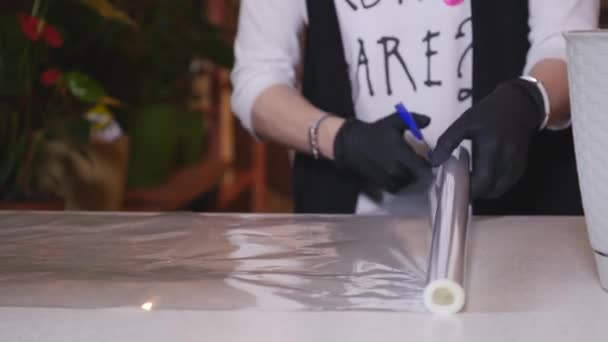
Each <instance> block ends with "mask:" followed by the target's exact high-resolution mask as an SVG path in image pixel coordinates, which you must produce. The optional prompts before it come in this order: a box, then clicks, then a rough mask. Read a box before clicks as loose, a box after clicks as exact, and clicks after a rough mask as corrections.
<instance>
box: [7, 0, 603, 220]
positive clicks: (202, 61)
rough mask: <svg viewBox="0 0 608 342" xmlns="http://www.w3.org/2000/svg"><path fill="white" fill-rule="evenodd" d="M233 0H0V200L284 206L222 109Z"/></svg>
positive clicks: (280, 184)
mask: <svg viewBox="0 0 608 342" xmlns="http://www.w3.org/2000/svg"><path fill="white" fill-rule="evenodd" d="M602 6H603V11H602V13H603V15H602V26H603V27H608V0H602ZM238 7H239V1H238V0H177V1H166V0H0V210H66V209H67V210H93V211H97V210H123V211H173V210H191V211H205V212H274V213H285V212H291V210H292V203H291V170H290V159H289V152H288V151H287V150H285V149H284V148H281V147H279V146H276V145H273V144H268V143H263V142H258V141H255V140H253V139H252V138H251V137H250V136H249V135H248V134H247V133H246V132H245V131H244V130H243V129H242V128H241V127H240V126H239V123H238V121H237V120H236V119H235V118H234V117H233V115H232V112H231V109H230V95H231V89H230V79H229V75H230V68H231V66H232V64H233V52H232V42H233V39H234V36H235V32H236V23H237V19H238Z"/></svg>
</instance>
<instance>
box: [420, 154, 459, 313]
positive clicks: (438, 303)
mask: <svg viewBox="0 0 608 342" xmlns="http://www.w3.org/2000/svg"><path fill="white" fill-rule="evenodd" d="M469 170H470V158H469V153H468V151H467V150H466V149H465V148H460V149H459V151H458V152H457V153H456V154H455V155H454V156H452V157H451V158H450V159H449V160H448V161H447V162H446V163H445V164H444V165H443V166H441V167H440V168H439V169H438V170H437V176H436V183H435V184H434V185H433V186H432V188H431V193H430V199H431V200H430V202H431V214H432V216H431V217H432V226H433V234H432V235H433V237H432V242H431V248H430V255H429V264H428V271H427V286H426V288H425V290H424V295H423V298H424V304H425V306H426V308H427V309H428V310H429V311H431V312H433V313H437V314H454V313H457V312H459V311H461V310H462V309H463V308H464V305H465V302H466V293H465V284H464V281H465V259H466V239H467V228H468V224H469V218H470V212H471V211H470V201H469V175H470V172H469Z"/></svg>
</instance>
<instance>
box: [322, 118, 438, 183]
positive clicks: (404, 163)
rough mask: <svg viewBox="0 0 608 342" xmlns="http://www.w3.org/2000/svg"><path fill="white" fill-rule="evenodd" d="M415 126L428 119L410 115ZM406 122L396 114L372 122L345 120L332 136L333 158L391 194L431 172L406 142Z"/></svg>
mask: <svg viewBox="0 0 608 342" xmlns="http://www.w3.org/2000/svg"><path fill="white" fill-rule="evenodd" d="M412 115H413V116H414V119H415V120H416V123H417V124H418V126H419V127H420V128H421V129H422V128H425V127H427V126H428V125H429V124H430V122H431V120H430V118H428V117H426V116H423V115H419V114H412ZM407 129H408V127H407V125H406V124H405V122H404V121H403V119H402V118H401V117H400V116H399V114H392V115H389V116H388V117H386V118H383V119H381V120H378V121H376V122H374V123H366V122H362V121H359V120H356V119H350V120H347V121H346V122H345V123H344V124H343V125H342V126H341V127H340V129H339V130H338V133H337V134H336V137H335V139H334V144H333V148H334V161H335V162H336V165H337V166H338V167H339V168H341V169H348V170H351V171H353V172H355V173H356V174H357V175H359V176H360V177H363V178H364V179H365V180H367V181H370V182H371V183H373V184H375V185H377V186H379V187H381V188H382V189H384V190H386V191H389V192H391V193H396V192H399V191H400V190H402V189H403V188H405V187H406V186H408V185H410V184H412V183H414V182H415V181H416V180H418V179H420V178H422V177H424V176H425V175H429V174H430V173H431V165H430V164H429V163H428V162H427V161H426V160H425V159H424V158H422V157H420V156H419V155H418V154H417V153H416V152H415V151H414V149H413V148H412V147H411V146H410V145H409V144H408V143H407V142H406V140H405V138H404V133H405V131H406V130H407Z"/></svg>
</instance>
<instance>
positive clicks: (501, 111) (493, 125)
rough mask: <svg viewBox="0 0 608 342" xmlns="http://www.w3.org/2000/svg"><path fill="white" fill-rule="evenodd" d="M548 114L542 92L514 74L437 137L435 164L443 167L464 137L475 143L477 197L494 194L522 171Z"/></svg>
mask: <svg viewBox="0 0 608 342" xmlns="http://www.w3.org/2000/svg"><path fill="white" fill-rule="evenodd" d="M544 118H545V108H544V104H543V98H542V93H541V92H540V90H539V88H538V86H537V85H535V84H534V83H532V82H529V81H526V80H522V79H515V80H512V81H508V82H505V83H503V84H502V85H500V86H499V87H498V88H496V90H494V92H493V93H491V94H490V95H488V96H487V97H486V98H485V99H483V100H482V101H480V102H479V103H478V104H476V105H475V106H473V107H472V108H471V109H469V110H468V111H466V112H465V113H464V114H462V116H460V118H458V120H456V121H455V122H454V123H453V124H452V125H451V126H450V127H449V128H448V130H447V131H446V132H445V133H444V134H443V135H442V136H441V137H440V138H439V140H438V142H437V146H436V147H435V150H434V151H433V155H432V158H431V163H432V165H433V166H440V165H441V164H443V163H444V162H445V161H446V160H447V159H448V158H449V157H450V156H451V155H452V152H453V151H454V149H456V148H457V147H458V146H459V145H460V144H461V143H462V142H463V141H464V140H465V139H470V140H472V142H473V173H472V177H471V194H472V196H473V198H496V197H499V196H501V195H503V194H504V193H506V192H507V191H508V190H509V189H510V188H511V187H512V186H513V185H515V184H516V183H517V182H518V181H519V180H520V178H521V177H522V176H523V174H524V172H525V170H526V167H527V159H528V147H529V144H530V140H531V138H532V137H533V135H534V134H535V133H536V132H538V131H539V129H540V126H541V125H542V122H543V120H544Z"/></svg>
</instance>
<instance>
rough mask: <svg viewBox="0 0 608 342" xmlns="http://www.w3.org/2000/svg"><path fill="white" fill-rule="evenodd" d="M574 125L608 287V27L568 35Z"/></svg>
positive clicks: (588, 214)
mask: <svg viewBox="0 0 608 342" xmlns="http://www.w3.org/2000/svg"><path fill="white" fill-rule="evenodd" d="M564 36H565V37H566V41H567V45H568V75H569V82H570V102H571V106H572V128H573V131H574V146H575V150H576V160H577V167H578V174H579V178H580V186H581V194H582V197H583V206H584V208H585V219H586V222H587V229H588V230H589V238H590V240H591V244H592V246H593V248H594V249H595V251H596V260H597V266H598V269H599V274H600V281H601V282H602V285H603V287H604V288H605V289H607V290H608V31H605V30H595V31H578V32H568V33H565V34H564Z"/></svg>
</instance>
